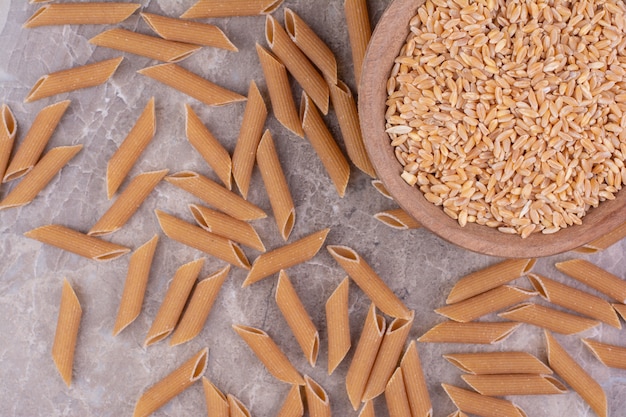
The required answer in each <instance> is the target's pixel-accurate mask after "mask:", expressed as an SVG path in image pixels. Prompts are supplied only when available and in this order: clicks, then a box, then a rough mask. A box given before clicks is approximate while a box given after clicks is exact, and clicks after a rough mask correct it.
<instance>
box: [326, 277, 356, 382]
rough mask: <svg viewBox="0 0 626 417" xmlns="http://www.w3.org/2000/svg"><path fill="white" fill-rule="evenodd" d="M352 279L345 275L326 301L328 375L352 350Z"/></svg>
mask: <svg viewBox="0 0 626 417" xmlns="http://www.w3.org/2000/svg"><path fill="white" fill-rule="evenodd" d="M349 287H350V279H349V278H348V277H345V278H344V280H343V281H341V283H340V284H339V285H338V286H337V288H336V289H335V291H333V293H332V294H331V295H330V297H328V301H326V329H327V334H328V375H331V374H332V373H333V372H334V370H335V369H337V366H339V364H340V363H341V361H342V360H343V358H345V356H346V355H347V354H348V351H349V350H350V346H351V341H350V315H349V314H348V313H349V311H348V310H349V306H348V293H349Z"/></svg>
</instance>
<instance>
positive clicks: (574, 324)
mask: <svg viewBox="0 0 626 417" xmlns="http://www.w3.org/2000/svg"><path fill="white" fill-rule="evenodd" d="M498 316H500V317H502V318H503V319H507V320H512V321H519V322H521V323H527V324H532V325H533V326H537V327H541V328H543V329H546V330H550V331H553V332H555V333H561V334H568V335H569V334H576V333H580V332H584V331H585V330H589V329H591V328H592V327H596V326H598V325H599V324H600V322H599V321H597V320H592V319H588V318H586V317H581V316H576V315H574V314H569V313H565V312H564V311H558V310H555V309H553V308H549V307H545V306H542V305H539V304H533V303H522V304H519V305H516V306H514V307H512V308H510V309H509V310H507V311H504V312H502V313H500V314H498Z"/></svg>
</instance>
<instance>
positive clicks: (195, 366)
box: [133, 348, 209, 417]
mask: <svg viewBox="0 0 626 417" xmlns="http://www.w3.org/2000/svg"><path fill="white" fill-rule="evenodd" d="M208 356H209V350H208V349H207V348H204V349H202V350H201V351H200V352H198V353H196V354H195V355H194V356H192V357H191V358H190V359H189V360H187V361H186V362H185V363H183V364H182V365H181V366H179V367H178V368H176V369H175V370H174V371H172V372H171V373H170V374H169V375H167V376H166V377H165V378H163V379H161V380H160V381H159V382H157V383H156V384H154V385H153V386H151V387H150V388H148V389H147V390H146V391H145V392H144V393H143V394H142V395H141V397H140V398H139V400H137V404H135V412H134V413H133V417H147V416H149V415H150V414H152V413H153V412H155V411H156V410H158V409H159V408H161V407H162V406H164V405H165V404H166V403H168V402H169V401H170V400H171V399H172V398H174V397H175V396H177V395H178V394H180V393H181V392H183V391H184V390H186V389H187V388H189V387H190V386H191V385H192V384H193V383H194V382H196V381H197V380H198V379H200V378H201V377H202V375H203V374H204V372H205V371H206V368H207V364H208Z"/></svg>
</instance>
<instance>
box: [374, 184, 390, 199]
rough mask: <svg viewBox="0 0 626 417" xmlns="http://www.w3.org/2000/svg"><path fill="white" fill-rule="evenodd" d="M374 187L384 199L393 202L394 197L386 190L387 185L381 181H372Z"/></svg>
mask: <svg viewBox="0 0 626 417" xmlns="http://www.w3.org/2000/svg"><path fill="white" fill-rule="evenodd" d="M372 187H374V189H376V191H378V192H379V193H380V195H382V196H383V197H385V198H387V199H389V200H393V197H392V196H391V194H389V191H388V190H387V188H385V185H384V184H383V183H382V181H381V180H372Z"/></svg>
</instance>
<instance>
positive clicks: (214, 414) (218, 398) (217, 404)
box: [202, 376, 229, 417]
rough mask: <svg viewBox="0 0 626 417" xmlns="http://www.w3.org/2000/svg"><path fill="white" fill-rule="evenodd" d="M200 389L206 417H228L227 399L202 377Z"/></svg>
mask: <svg viewBox="0 0 626 417" xmlns="http://www.w3.org/2000/svg"><path fill="white" fill-rule="evenodd" d="M202 388H203V389H204V398H205V401H206V408H207V416H210V417H229V407H228V399H227V398H226V396H225V395H224V394H222V392H221V391H220V390H219V389H217V387H216V386H215V385H213V384H212V383H211V381H209V380H208V379H207V378H206V377H204V376H203V377H202Z"/></svg>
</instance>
